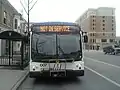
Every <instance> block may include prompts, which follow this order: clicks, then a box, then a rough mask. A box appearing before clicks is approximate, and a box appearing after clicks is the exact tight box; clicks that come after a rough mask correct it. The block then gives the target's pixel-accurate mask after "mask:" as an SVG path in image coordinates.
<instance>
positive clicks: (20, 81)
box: [11, 71, 29, 90]
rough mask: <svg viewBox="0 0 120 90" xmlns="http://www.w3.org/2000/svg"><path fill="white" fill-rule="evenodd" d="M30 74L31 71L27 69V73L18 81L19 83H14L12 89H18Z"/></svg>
mask: <svg viewBox="0 0 120 90" xmlns="http://www.w3.org/2000/svg"><path fill="white" fill-rule="evenodd" d="M28 75H29V71H27V72H26V73H25V75H23V76H21V78H20V79H19V80H18V81H17V83H16V84H14V85H13V87H12V88H11V90H17V89H18V88H19V86H20V85H21V84H22V83H23V82H24V80H25V79H26V77H27V76H28Z"/></svg>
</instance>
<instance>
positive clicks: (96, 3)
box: [9, 0, 120, 36]
mask: <svg viewBox="0 0 120 90" xmlns="http://www.w3.org/2000/svg"><path fill="white" fill-rule="evenodd" d="M21 1H22V2H23V3H24V6H25V7H26V9H27V1H28V0H21ZM30 1H32V0H30ZM35 1H36V0H33V2H32V3H31V4H30V7H31V6H32V5H33V4H34V2H35ZM9 2H10V3H11V4H12V5H13V6H14V7H15V8H16V9H17V10H18V12H20V13H21V12H22V11H23V17H24V18H25V19H27V14H26V13H25V11H24V9H23V8H22V5H21V4H20V0H9ZM98 7H113V8H115V9H116V10H115V15H116V35H117V36H120V26H119V24H120V4H119V0H38V2H37V3H36V5H35V6H34V8H33V9H32V10H31V11H30V21H31V22H46V21H65V22H75V20H76V19H78V17H80V16H81V15H82V14H83V13H84V12H85V11H86V10H87V9H88V8H98Z"/></svg>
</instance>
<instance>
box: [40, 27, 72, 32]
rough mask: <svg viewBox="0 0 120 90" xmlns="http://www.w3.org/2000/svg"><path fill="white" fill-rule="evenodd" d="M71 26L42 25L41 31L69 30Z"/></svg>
mask: <svg viewBox="0 0 120 90" xmlns="http://www.w3.org/2000/svg"><path fill="white" fill-rule="evenodd" d="M69 31H70V26H40V32H69Z"/></svg>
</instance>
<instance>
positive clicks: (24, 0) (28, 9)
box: [20, 0, 38, 32]
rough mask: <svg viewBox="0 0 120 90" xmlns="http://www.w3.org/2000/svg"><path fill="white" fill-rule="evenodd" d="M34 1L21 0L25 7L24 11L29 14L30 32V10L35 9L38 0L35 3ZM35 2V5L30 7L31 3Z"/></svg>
mask: <svg viewBox="0 0 120 90" xmlns="http://www.w3.org/2000/svg"><path fill="white" fill-rule="evenodd" d="M33 1H34V0H31V1H30V0H27V2H26V0H20V3H21V5H22V7H23V9H24V11H25V12H26V14H27V16H28V23H27V24H28V32H29V27H30V26H29V25H30V24H29V23H30V11H31V10H32V9H33V7H34V6H35V4H36V3H37V2H38V0H36V1H35V2H34V3H33ZM23 2H24V4H25V5H24V4H23ZM32 3H33V5H32V6H31V7H30V4H32ZM26 6H27V8H26Z"/></svg>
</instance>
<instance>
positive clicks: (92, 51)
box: [83, 50, 103, 52]
mask: <svg viewBox="0 0 120 90" xmlns="http://www.w3.org/2000/svg"><path fill="white" fill-rule="evenodd" d="M83 52H103V50H98V51H97V50H83Z"/></svg>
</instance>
